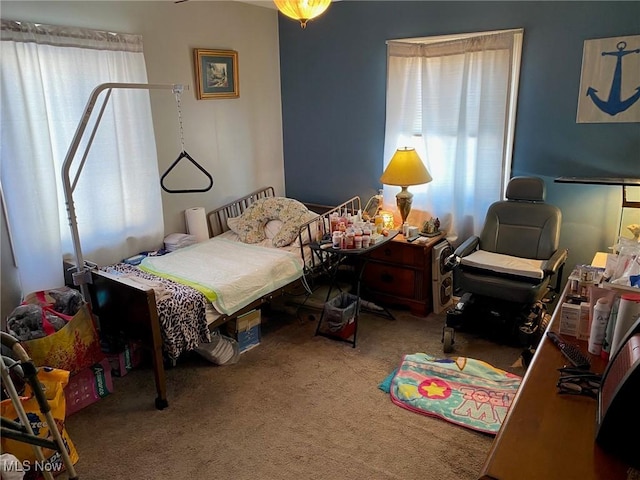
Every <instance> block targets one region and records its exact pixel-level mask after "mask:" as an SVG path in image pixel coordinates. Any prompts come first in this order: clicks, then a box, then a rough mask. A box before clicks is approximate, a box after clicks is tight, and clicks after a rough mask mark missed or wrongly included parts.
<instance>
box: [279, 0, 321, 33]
mask: <svg viewBox="0 0 640 480" xmlns="http://www.w3.org/2000/svg"><path fill="white" fill-rule="evenodd" d="M273 1H274V3H275V4H276V7H278V10H280V11H281V12H282V13H283V14H284V15H286V16H287V17H289V18H293V19H294V20H298V21H299V22H300V26H301V27H302V28H307V22H308V21H309V20H311V19H312V18H316V17H317V16H318V15H321V14H322V13H323V12H324V11H325V10H326V9H327V8H328V7H329V4H330V3H331V0H273Z"/></svg>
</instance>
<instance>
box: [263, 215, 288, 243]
mask: <svg viewBox="0 0 640 480" xmlns="http://www.w3.org/2000/svg"><path fill="white" fill-rule="evenodd" d="M282 225H284V222H283V221H282V220H278V219H275V220H269V221H268V222H267V224H266V225H265V226H264V234H265V236H266V237H267V238H268V239H270V240H271V239H272V238H273V237H275V236H276V235H277V234H278V232H279V231H280V229H281V228H282Z"/></svg>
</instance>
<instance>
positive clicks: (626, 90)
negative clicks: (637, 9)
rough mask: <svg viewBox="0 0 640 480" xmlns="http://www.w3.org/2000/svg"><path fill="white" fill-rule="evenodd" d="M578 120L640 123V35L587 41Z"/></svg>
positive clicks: (583, 61) (583, 53)
mask: <svg viewBox="0 0 640 480" xmlns="http://www.w3.org/2000/svg"><path fill="white" fill-rule="evenodd" d="M576 122H577V123H612V122H618V123H625V122H626V123H636V122H640V35H629V36H626V37H611V38H597V39H593V40H585V41H584V47H583V51H582V73H581V76H580V93H579V96H578V114H577V117H576Z"/></svg>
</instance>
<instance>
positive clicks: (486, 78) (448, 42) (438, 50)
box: [383, 29, 523, 243]
mask: <svg viewBox="0 0 640 480" xmlns="http://www.w3.org/2000/svg"><path fill="white" fill-rule="evenodd" d="M522 37H523V30H521V29H520V30H508V31H500V32H484V33H478V34H465V35H449V36H440V37H427V38H414V39H402V40H391V41H389V42H387V59H388V65H387V67H388V70H387V118H386V129H385V148H384V165H383V167H386V164H387V163H388V162H389V160H390V159H391V157H392V156H393V153H394V152H395V151H396V149H398V148H401V147H405V146H410V147H413V148H415V149H416V151H417V152H418V154H419V155H420V157H421V158H422V160H423V161H424V163H425V165H426V167H427V169H428V170H429V172H430V173H431V176H432V177H433V181H432V182H430V183H428V184H426V185H418V186H413V187H411V192H412V193H413V194H414V198H413V208H412V211H411V214H410V219H409V221H410V223H412V224H414V225H420V224H421V222H423V221H424V220H428V219H429V218H430V217H432V216H433V217H438V218H439V219H440V222H441V225H442V228H443V229H444V230H446V231H447V232H448V235H447V237H448V239H449V240H450V241H451V242H453V243H456V241H457V240H458V239H460V240H464V239H466V238H467V237H469V236H470V235H472V234H477V233H479V231H480V228H481V226H482V224H483V222H484V216H485V213H486V211H487V208H488V207H489V205H490V204H491V203H493V202H494V201H496V200H500V199H501V198H503V195H504V190H505V188H506V183H507V181H508V179H509V177H510V173H511V168H510V167H511V154H512V144H513V131H514V125H515V112H516V98H517V89H518V77H519V72H520V55H521V50H522ZM397 188H398V187H388V186H385V187H384V197H385V198H384V201H385V203H386V204H393V203H394V202H395V200H394V196H395V194H396V193H397Z"/></svg>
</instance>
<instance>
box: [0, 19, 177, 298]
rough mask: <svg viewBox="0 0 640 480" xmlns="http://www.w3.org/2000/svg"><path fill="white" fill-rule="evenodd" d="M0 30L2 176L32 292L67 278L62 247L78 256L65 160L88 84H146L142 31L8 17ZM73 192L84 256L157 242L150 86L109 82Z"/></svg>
mask: <svg viewBox="0 0 640 480" xmlns="http://www.w3.org/2000/svg"><path fill="white" fill-rule="evenodd" d="M0 34H1V36H0V40H1V41H0V74H1V80H2V81H1V82H0V84H1V88H0V101H1V102H2V112H1V114H0V122H1V123H0V129H1V137H2V144H1V155H0V162H1V163H0V181H1V183H2V187H3V189H4V195H5V201H6V208H7V213H8V223H9V225H8V226H9V228H10V231H11V235H12V238H13V248H14V254H15V258H16V263H17V266H18V272H19V276H20V281H21V287H22V291H23V293H28V292H32V291H36V290H41V289H46V288H52V287H57V286H61V285H63V277H62V259H63V256H65V255H66V256H69V257H73V253H74V250H73V245H72V242H71V232H70V228H69V221H68V216H67V212H66V205H65V198H64V191H63V188H62V173H61V172H62V169H61V167H62V163H63V162H64V159H65V156H66V154H67V150H68V149H69V146H70V144H71V140H72V138H73V136H74V134H75V131H76V128H77V126H78V123H79V122H80V119H81V116H82V113H83V111H84V109H85V106H86V104H87V101H88V99H89V96H90V94H91V92H92V91H93V89H94V88H95V87H96V86H98V85H99V84H102V83H106V82H123V83H146V82H147V74H146V68H145V61H144V56H143V53H142V38H141V37H140V36H138V35H123V34H116V33H111V32H98V31H92V30H85V29H78V28H69V27H57V26H47V25H41V24H30V23H27V22H16V21H7V20H2V23H1V30H0ZM96 110H97V109H96ZM94 117H95V115H94ZM92 122H95V120H92ZM91 127H92V124H90V125H89V127H88V128H87V132H89V131H91ZM85 144H86V141H85V143H84V144H81V147H80V149H79V150H78V158H77V159H76V161H75V162H74V168H72V173H73V175H72V178H73V176H74V175H75V173H74V172H75V171H76V170H77V166H78V165H79V164H80V160H81V159H82V158H81V157H82V152H84V151H85V148H84V145H85ZM73 196H74V206H75V209H76V215H77V223H78V229H79V234H80V239H81V245H82V251H83V254H84V255H85V258H86V259H88V260H91V261H94V262H96V263H98V264H108V263H115V262H117V261H120V260H122V259H123V258H125V257H128V256H130V255H132V254H134V253H137V252H140V251H142V250H145V249H150V248H152V246H153V247H154V248H158V247H159V246H161V244H162V237H163V234H164V227H163V216H162V204H161V194H160V186H159V174H158V164H157V155H156V148H155V139H154V133H153V126H152V119H151V107H150V103H149V94H148V92H147V91H145V90H114V91H113V93H112V95H111V99H110V101H109V103H108V106H107V108H106V110H105V112H104V115H103V117H102V121H101V123H100V125H99V127H98V129H97V134H96V136H95V139H94V141H93V144H92V147H91V149H90V150H89V154H88V156H87V158H86V162H85V165H84V169H83V170H82V173H81V175H80V176H79V177H78V182H77V185H76V189H75V191H74V195H73Z"/></svg>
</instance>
